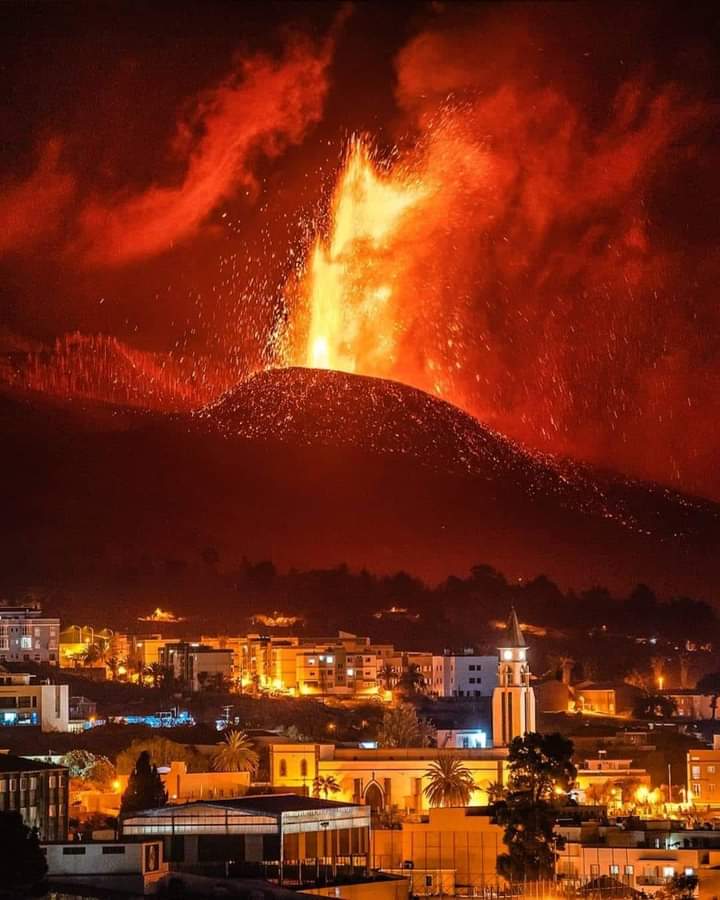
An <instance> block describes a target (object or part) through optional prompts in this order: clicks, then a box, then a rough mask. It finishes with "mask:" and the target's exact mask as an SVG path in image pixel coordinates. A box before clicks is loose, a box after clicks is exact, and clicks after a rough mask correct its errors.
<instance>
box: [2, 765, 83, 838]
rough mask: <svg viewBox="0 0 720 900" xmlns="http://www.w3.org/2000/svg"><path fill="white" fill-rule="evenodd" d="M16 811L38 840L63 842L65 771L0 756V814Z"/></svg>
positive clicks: (65, 814)
mask: <svg viewBox="0 0 720 900" xmlns="http://www.w3.org/2000/svg"><path fill="white" fill-rule="evenodd" d="M8 810H15V812H18V813H20V815H21V817H22V820H23V822H24V823H25V824H26V825H27V826H28V827H29V828H37V830H38V835H39V837H40V840H41V841H64V840H66V839H67V830H68V770H67V769H66V768H65V767H64V766H58V765H54V764H52V763H44V762H39V761H38V760H34V759H26V758H25V757H22V756H13V755H12V754H10V753H0V812H5V811H8Z"/></svg>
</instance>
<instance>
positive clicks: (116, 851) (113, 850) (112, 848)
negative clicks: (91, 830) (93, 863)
mask: <svg viewBox="0 0 720 900" xmlns="http://www.w3.org/2000/svg"><path fill="white" fill-rule="evenodd" d="M102 852H103V854H105V855H107V854H110V853H114V854H121V853H124V852H125V848H124V847H118V846H117V844H116V845H115V846H112V845H111V846H109V847H103V848H102Z"/></svg>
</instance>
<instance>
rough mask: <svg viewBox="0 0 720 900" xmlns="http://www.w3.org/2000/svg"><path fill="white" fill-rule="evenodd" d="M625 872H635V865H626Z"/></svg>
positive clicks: (631, 873) (629, 873) (630, 873)
mask: <svg viewBox="0 0 720 900" xmlns="http://www.w3.org/2000/svg"><path fill="white" fill-rule="evenodd" d="M625 874H626V875H633V874H635V866H625Z"/></svg>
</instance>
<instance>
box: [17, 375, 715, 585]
mask: <svg viewBox="0 0 720 900" xmlns="http://www.w3.org/2000/svg"><path fill="white" fill-rule="evenodd" d="M2 414H3V419H4V420H5V426H6V427H5V433H6V434H7V435H11V437H10V438H9V439H8V441H7V444H6V456H7V455H8V454H9V465H10V467H11V468H10V469H9V471H12V472H13V473H14V477H13V479H12V484H11V485H10V484H8V483H7V482H6V488H5V490H4V494H5V496H4V499H3V506H4V509H5V510H6V515H8V516H9V517H10V520H11V521H13V522H14V523H15V525H16V527H15V529H14V533H13V534H12V535H11V536H9V537H8V539H7V540H6V542H5V545H4V547H3V554H2V555H3V560H2V561H3V568H4V571H5V573H6V577H8V578H10V579H11V580H12V579H15V578H17V577H23V573H26V572H31V571H32V572H37V571H44V572H45V574H48V575H50V574H52V575H53V577H54V576H56V575H60V574H67V573H75V574H78V573H84V574H88V573H90V572H94V573H96V574H97V575H102V574H103V573H105V572H109V571H110V570H112V568H113V566H116V565H119V564H120V561H121V562H122V565H124V566H127V565H133V564H137V563H138V561H139V560H141V559H143V558H147V557H151V558H153V559H158V560H195V559H197V557H198V554H199V552H200V551H201V550H202V548H203V547H205V546H207V545H208V544H213V545H215V546H217V547H218V548H219V549H220V551H221V557H222V559H225V560H239V559H240V558H242V557H243V556H247V557H250V558H253V559H259V558H270V559H273V560H274V561H275V562H276V563H277V564H278V565H279V566H281V567H286V566H303V567H306V568H307V567H308V566H318V567H320V566H330V565H335V564H337V563H339V562H346V563H348V564H349V565H350V566H352V567H361V566H366V567H368V568H372V569H375V570H381V571H395V570H398V569H406V570H408V571H410V572H414V573H417V574H419V575H422V576H424V577H426V578H430V579H438V578H442V577H444V576H446V575H448V574H450V573H463V572H465V571H467V569H468V568H469V567H470V566H471V565H473V564H475V563H479V562H482V563H489V564H491V565H493V566H495V567H497V568H498V569H500V570H501V571H504V572H505V573H506V574H507V575H508V576H513V577H516V578H525V577H533V576H535V575H537V574H538V573H540V572H544V573H545V574H547V575H549V576H550V577H552V578H555V579H557V580H558V581H559V582H561V583H563V584H565V585H571V586H575V587H583V586H588V585H591V584H594V583H599V584H606V585H608V586H610V587H626V586H628V585H632V584H634V583H636V582H638V581H645V582H647V583H649V584H650V585H652V586H653V587H655V588H656V589H658V590H660V591H663V592H668V593H669V592H672V593H693V594H696V595H700V596H702V595H707V594H709V593H710V591H711V588H712V585H713V583H714V581H715V579H716V577H717V575H718V567H719V565H720V564H719V563H718V559H717V555H716V553H715V550H716V548H717V546H718V544H719V542H720V511H719V509H718V507H717V506H716V505H715V504H712V503H709V502H705V501H702V500H695V499H692V498H688V497H685V496H683V495H680V494H676V493H674V492H672V491H670V490H667V489H665V488H662V487H658V486H656V485H651V484H643V483H638V482H633V481H630V480H628V479H626V478H623V477H620V476H615V475H612V474H608V473H603V472H598V471H595V470H593V469H591V468H589V467H586V466H581V465H578V464H576V463H573V462H571V461H564V460H556V459H553V458H550V457H547V456H540V455H536V454H532V453H530V452H528V451H526V450H524V449H522V448H521V447H519V446H517V445H516V444H514V443H513V442H511V441H509V440H507V439H506V438H504V437H503V436H502V435H499V434H497V433H496V432H494V431H492V430H491V429H489V428H487V427H485V426H483V425H482V424H481V423H480V422H478V421H477V420H475V419H474V418H472V417H471V416H469V415H467V414H466V413H464V412H462V411H461V410H459V409H457V408H456V407H453V406H451V405H450V404H448V403H445V402H444V401H442V400H438V399H436V398H434V397H432V396H430V395H428V394H425V393H423V392H422V391H419V390H416V389H414V388H409V387H406V386H404V385H401V384H398V383H396V382H391V381H385V380H381V379H375V378H367V377H361V376H356V375H349V374H345V373H340V372H335V371H325V370H316V369H303V368H290V369H275V370H268V371H265V372H261V373H258V374H256V375H254V376H252V377H250V378H249V379H247V380H246V381H244V382H243V383H241V384H240V385H239V386H238V387H237V388H235V389H234V390H232V391H231V392H228V393H227V394H225V395H224V396H223V397H222V398H220V399H219V400H218V401H216V402H215V403H213V404H211V405H209V406H207V407H205V408H203V409H202V410H200V411H197V412H195V413H192V414H184V413H180V414H159V413H147V414H143V413H137V412H134V413H129V412H127V411H126V410H124V409H123V408H121V407H108V406H107V405H98V404H90V403H88V402H87V401H77V400H76V401H66V402H63V403H58V402H56V401H52V403H50V401H48V400H47V399H45V398H41V397H38V396H37V395H33V396H28V395H26V396H25V397H24V398H22V399H18V397H17V395H6V398H5V400H4V402H3V404H2Z"/></svg>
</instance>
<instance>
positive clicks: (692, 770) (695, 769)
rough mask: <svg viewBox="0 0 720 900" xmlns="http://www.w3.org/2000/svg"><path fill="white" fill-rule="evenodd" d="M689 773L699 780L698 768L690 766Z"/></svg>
mask: <svg viewBox="0 0 720 900" xmlns="http://www.w3.org/2000/svg"><path fill="white" fill-rule="evenodd" d="M690 771H691V772H692V777H693V778H700V766H691V767H690Z"/></svg>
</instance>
